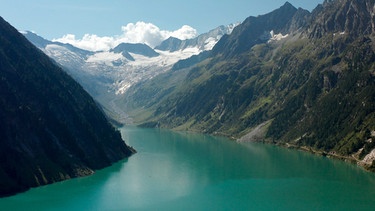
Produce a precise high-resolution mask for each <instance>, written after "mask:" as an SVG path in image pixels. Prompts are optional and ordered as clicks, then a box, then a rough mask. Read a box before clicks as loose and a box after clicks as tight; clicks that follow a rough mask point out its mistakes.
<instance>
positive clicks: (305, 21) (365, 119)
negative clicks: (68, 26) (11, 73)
mask: <svg viewBox="0 0 375 211" xmlns="http://www.w3.org/2000/svg"><path fill="white" fill-rule="evenodd" d="M24 35H25V36H26V37H27V38H28V39H29V40H30V41H31V42H32V43H34V45H36V46H37V47H39V48H40V49H41V50H42V51H43V52H45V53H46V54H47V55H49V56H50V57H51V58H53V59H54V60H55V61H56V62H57V63H58V64H60V65H61V66H62V67H63V68H64V69H65V70H66V71H67V72H68V73H69V74H70V75H71V76H72V77H73V78H75V79H76V80H77V81H79V82H80V83H81V84H82V86H83V87H84V88H85V89H86V90H87V91H88V92H89V93H90V94H91V95H92V96H93V97H94V98H95V99H96V100H97V101H98V102H99V103H100V104H101V105H102V106H103V107H104V110H105V111H106V113H107V115H108V116H110V117H111V118H113V119H115V120H117V121H120V122H130V121H132V122H133V123H134V124H137V125H140V126H144V127H162V128H170V129H175V130H188V131H196V132H203V133H209V134H216V135H223V136H227V137H231V138H233V139H236V140H238V141H264V142H270V143H274V144H279V145H283V146H287V147H292V148H299V149H303V150H307V151H311V152H314V153H319V154H323V155H327V156H332V157H337V158H340V159H346V160H349V161H352V162H355V163H358V164H359V165H362V166H364V167H365V168H366V169H369V170H372V171H374V170H375V162H374V159H375V149H374V148H375V70H374V68H375V43H374V42H375V0H326V1H325V2H324V3H323V4H321V5H318V6H317V7H316V8H315V9H314V10H313V11H312V12H309V11H307V10H304V9H302V8H295V7H294V6H293V5H291V4H290V3H288V2H287V3H285V4H284V5H283V6H281V7H280V8H279V9H276V10H274V11H272V12H270V13H268V14H265V15H261V16H258V17H249V18H247V19H246V20H244V21H243V22H242V23H241V24H239V25H231V26H226V27H224V26H223V27H219V28H217V29H215V30H212V31H210V32H209V33H207V34H203V35H200V36H198V37H197V38H195V39H191V40H179V39H176V38H173V37H171V38H169V39H167V40H165V41H164V42H163V43H161V44H160V45H159V46H157V47H155V48H154V49H153V48H150V47H149V46H147V45H145V44H131V43H123V44H120V45H119V46H117V47H115V48H114V49H111V50H109V51H105V52H90V51H85V50H81V49H78V48H76V47H74V46H71V45H69V44H62V43H57V42H50V41H47V40H45V39H43V38H41V37H39V36H37V35H35V34H32V33H30V32H27V33H25V34H24Z"/></svg>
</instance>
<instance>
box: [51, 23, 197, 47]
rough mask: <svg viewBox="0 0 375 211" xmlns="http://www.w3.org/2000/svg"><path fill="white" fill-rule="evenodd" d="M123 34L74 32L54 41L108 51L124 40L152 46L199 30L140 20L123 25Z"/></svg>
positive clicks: (195, 33)
mask: <svg viewBox="0 0 375 211" xmlns="http://www.w3.org/2000/svg"><path fill="white" fill-rule="evenodd" d="M121 30H122V34H121V35H116V36H112V37H107V36H105V37H99V36H97V35H94V34H85V35H84V36H83V37H82V38H81V39H77V38H76V36H75V35H73V34H67V35H64V36H63V37H62V38H58V39H54V40H53V41H56V42H62V43H69V44H72V45H74V46H76V47H78V48H82V49H85V50H90V51H107V50H109V49H111V48H114V47H116V46H117V45H118V44H120V43H122V42H126V43H145V44H147V45H149V46H151V47H155V46H157V45H159V44H160V43H161V42H162V41H163V40H165V39H167V38H168V37H170V36H173V37H176V38H179V39H182V40H185V39H191V38H194V37H195V36H197V30H195V29H194V28H192V27H190V26H187V25H184V26H182V27H181V28H180V29H177V30H175V31H167V30H161V29H160V28H159V27H157V26H155V25H154V24H152V23H145V22H142V21H139V22H137V23H135V24H134V23H129V24H127V25H126V26H122V27H121Z"/></svg>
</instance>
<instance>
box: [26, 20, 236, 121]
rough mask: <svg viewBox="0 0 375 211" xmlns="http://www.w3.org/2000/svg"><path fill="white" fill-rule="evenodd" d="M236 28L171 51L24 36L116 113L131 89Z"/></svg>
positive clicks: (184, 43) (175, 46)
mask: <svg viewBox="0 0 375 211" xmlns="http://www.w3.org/2000/svg"><path fill="white" fill-rule="evenodd" d="M234 26H235V25H229V26H226V27H224V26H220V27H218V28H217V29H214V30H211V31H210V32H208V33H206V34H202V35H200V36H198V37H196V38H194V39H190V40H183V41H181V40H180V41H181V42H177V43H169V44H168V46H169V48H161V47H159V48H155V49H152V48H151V47H149V46H148V45H146V44H130V43H122V44H120V45H118V46H117V47H115V48H113V49H111V50H109V51H101V52H91V51H87V50H82V49H79V48H76V47H74V46H72V45H70V44H63V43H59V42H52V41H49V40H46V39H44V38H42V37H40V36H38V35H36V34H34V33H32V32H23V34H24V35H25V37H26V38H27V39H29V40H30V41H31V42H32V43H33V44H34V45H35V46H37V47H38V48H40V49H41V50H42V51H43V52H44V53H46V54H47V55H48V56H49V57H51V58H52V59H54V60H55V61H56V62H57V63H58V64H59V65H61V66H62V67H63V68H64V69H65V70H66V71H67V73H68V74H70V75H71V76H72V77H73V78H74V79H76V80H77V81H78V82H79V83H80V84H81V85H82V86H83V87H84V88H85V89H86V90H87V91H88V92H89V93H90V94H91V95H92V96H93V97H94V98H95V99H96V100H97V101H98V102H99V103H101V104H102V105H103V106H104V107H105V108H109V110H112V111H113V110H116V109H115V108H113V106H114V103H113V102H114V100H115V99H116V97H117V96H118V95H121V94H123V93H124V92H125V91H126V90H127V89H128V88H129V87H130V86H131V85H133V84H135V83H137V82H139V81H142V80H147V79H150V78H153V77H155V76H156V75H158V74H160V73H163V72H165V71H167V70H169V69H170V68H171V67H172V66H173V64H175V63H176V62H178V61H179V60H183V59H187V58H189V57H191V56H194V55H198V54H199V53H201V52H203V51H205V50H211V49H212V47H213V46H214V44H216V43H217V42H218V41H219V39H220V38H221V36H223V35H224V34H229V33H231V32H232V30H233V28H234ZM170 39H173V38H170ZM170 39H168V40H170ZM168 40H167V41H165V42H168ZM162 45H163V44H162ZM162 45H161V46H162ZM116 115H117V116H118V114H116Z"/></svg>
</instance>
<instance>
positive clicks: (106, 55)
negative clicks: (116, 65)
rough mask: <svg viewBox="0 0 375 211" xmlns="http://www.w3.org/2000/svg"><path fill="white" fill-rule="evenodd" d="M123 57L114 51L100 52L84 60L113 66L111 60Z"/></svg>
mask: <svg viewBox="0 0 375 211" xmlns="http://www.w3.org/2000/svg"><path fill="white" fill-rule="evenodd" d="M123 59H125V58H124V57H123V56H122V55H121V54H119V53H114V52H108V51H107V52H100V53H96V54H94V55H92V56H89V57H88V58H87V60H86V62H89V63H99V64H106V65H109V66H113V62H115V61H118V60H123Z"/></svg>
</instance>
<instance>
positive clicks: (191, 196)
mask: <svg viewBox="0 0 375 211" xmlns="http://www.w3.org/2000/svg"><path fill="white" fill-rule="evenodd" d="M121 132H122V135H123V138H124V139H125V140H126V142H127V143H128V144H129V145H131V146H133V147H134V148H135V149H136V150H137V151H138V153H137V154H135V155H133V156H132V157H130V158H129V159H127V160H123V161H121V162H118V163H116V164H114V165H113V166H111V167H109V168H106V169H104V170H100V171H97V172H96V173H95V174H94V175H93V176H89V177H85V178H78V179H73V180H69V181H64V182H60V183H56V184H53V185H48V186H44V187H40V188H34V189H31V190H30V191H28V192H25V193H21V194H18V195H15V196H12V197H7V198H2V199H0V210H69V211H70V210H375V174H374V173H369V172H366V171H364V170H362V169H361V168H360V167H357V166H355V165H352V164H348V163H345V162H342V161H338V160H332V159H328V158H325V157H320V156H316V155H312V154H309V153H306V152H300V151H297V150H290V149H285V148H281V147H277V146H273V145H266V144H260V143H236V142H234V141H229V140H227V139H225V138H220V137H212V136H208V135H202V134H193V133H185V132H172V131H168V130H159V129H144V128H136V127H124V128H122V129H121Z"/></svg>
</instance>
